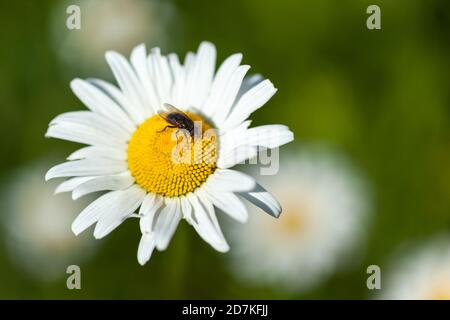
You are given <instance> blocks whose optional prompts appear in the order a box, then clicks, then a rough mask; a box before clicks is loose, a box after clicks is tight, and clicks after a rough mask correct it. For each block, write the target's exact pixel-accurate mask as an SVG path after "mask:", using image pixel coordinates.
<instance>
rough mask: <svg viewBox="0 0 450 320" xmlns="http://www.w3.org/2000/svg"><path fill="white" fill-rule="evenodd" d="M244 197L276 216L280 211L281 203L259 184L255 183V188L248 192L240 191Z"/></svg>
mask: <svg viewBox="0 0 450 320" xmlns="http://www.w3.org/2000/svg"><path fill="white" fill-rule="evenodd" d="M240 195H241V196H243V197H244V198H245V199H247V200H248V201H250V202H251V203H253V204H254V205H255V206H257V207H259V208H261V209H263V210H264V211H265V212H267V213H268V214H270V215H271V216H273V217H275V218H278V217H279V216H280V213H281V205H280V203H279V202H278V201H277V199H275V198H274V196H272V194H270V193H269V192H268V191H266V189H264V188H263V187H262V186H261V185H259V184H257V185H256V187H255V189H254V190H252V191H250V192H243V193H240Z"/></svg>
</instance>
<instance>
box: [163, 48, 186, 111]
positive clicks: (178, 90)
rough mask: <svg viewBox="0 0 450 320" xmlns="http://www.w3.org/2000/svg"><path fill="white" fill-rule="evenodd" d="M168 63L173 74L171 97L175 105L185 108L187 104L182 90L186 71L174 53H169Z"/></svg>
mask: <svg viewBox="0 0 450 320" xmlns="http://www.w3.org/2000/svg"><path fill="white" fill-rule="evenodd" d="M168 58H169V65H170V68H171V70H172V75H173V86H172V94H171V95H172V99H173V103H174V105H176V106H180V107H184V108H187V107H189V105H188V104H187V101H186V99H185V95H184V92H185V90H186V77H185V75H186V72H185V69H184V67H183V66H182V65H181V64H180V61H179V59H178V56H177V55H176V54H173V53H172V54H169V56H168Z"/></svg>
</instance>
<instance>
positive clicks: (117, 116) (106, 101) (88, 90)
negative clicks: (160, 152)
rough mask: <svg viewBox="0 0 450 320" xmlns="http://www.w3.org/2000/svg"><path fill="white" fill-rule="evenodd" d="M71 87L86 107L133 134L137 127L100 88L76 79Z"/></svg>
mask: <svg viewBox="0 0 450 320" xmlns="http://www.w3.org/2000/svg"><path fill="white" fill-rule="evenodd" d="M70 87H71V88H72V91H73V92H74V93H75V95H76V96H77V97H78V99H80V100H81V101H82V102H83V103H84V104H85V105H86V107H88V108H89V109H90V110H92V111H93V112H96V113H98V114H101V115H103V116H105V117H107V118H109V119H111V120H113V121H115V122H116V123H118V124H120V125H122V126H123V127H124V128H125V129H127V130H128V131H129V132H133V130H134V129H135V125H134V124H133V122H132V121H131V119H130V118H129V117H128V115H127V114H126V113H125V112H124V111H123V109H122V108H121V107H120V106H119V105H118V104H117V103H116V102H115V101H114V100H112V99H111V98H110V97H109V96H108V95H106V94H105V92H103V91H102V90H100V89H99V88H98V87H96V86H94V85H93V84H91V83H89V82H88V81H85V80H81V79H74V80H72V82H71V83H70Z"/></svg>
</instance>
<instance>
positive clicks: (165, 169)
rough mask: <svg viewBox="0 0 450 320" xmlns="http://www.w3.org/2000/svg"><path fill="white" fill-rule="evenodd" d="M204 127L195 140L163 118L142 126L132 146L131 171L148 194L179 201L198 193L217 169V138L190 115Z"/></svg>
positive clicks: (192, 116) (197, 118)
mask: <svg viewBox="0 0 450 320" xmlns="http://www.w3.org/2000/svg"><path fill="white" fill-rule="evenodd" d="M187 115H188V116H189V118H190V119H191V120H192V121H194V122H195V123H196V125H198V124H201V126H200V129H201V130H199V132H200V131H201V133H202V134H195V135H194V138H192V137H191V136H190V135H189V134H186V131H183V130H180V129H178V128H170V127H167V126H168V125H170V124H169V123H168V122H167V121H166V120H165V119H163V118H162V117H160V116H159V115H154V116H152V117H151V118H149V119H147V120H146V121H145V122H144V123H142V124H141V125H140V126H139V127H138V128H137V129H136V131H135V132H134V134H133V135H132V137H131V139H130V141H129V144H128V168H129V170H130V172H131V174H132V176H133V177H134V178H135V179H136V183H137V184H138V185H139V186H141V187H142V188H143V189H145V190H146V191H147V192H152V193H156V194H160V195H163V196H166V197H177V196H181V195H185V194H187V193H189V192H192V191H194V190H195V189H196V188H198V187H199V186H200V185H201V184H202V183H203V182H205V181H206V179H207V178H208V176H209V175H210V174H212V173H213V172H214V170H215V169H216V160H217V150H216V149H217V142H218V141H217V136H216V135H215V130H214V129H212V128H211V126H210V125H209V124H208V123H207V122H206V121H204V120H203V119H202V118H201V117H200V116H198V115H196V114H193V113H189V112H188V113H187Z"/></svg>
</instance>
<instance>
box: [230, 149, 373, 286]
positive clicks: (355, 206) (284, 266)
mask: <svg viewBox="0 0 450 320" xmlns="http://www.w3.org/2000/svg"><path fill="white" fill-rule="evenodd" d="M262 181H263V182H267V183H266V185H267V186H268V187H269V188H270V190H272V191H273V193H274V195H276V196H277V198H278V199H279V200H280V201H281V203H283V215H282V216H281V217H280V219H279V221H277V223H270V221H269V220H268V219H267V217H266V216H261V215H251V218H250V219H249V222H248V223H247V224H246V225H244V226H241V227H239V228H235V229H233V230H231V235H232V236H233V237H232V240H233V241H232V244H233V245H234V246H235V247H236V249H235V250H233V252H232V254H231V256H230V258H231V260H230V261H231V263H230V266H231V269H232V271H234V273H235V274H236V276H237V277H238V278H240V279H241V280H243V281H247V282H249V283H252V284H262V285H274V286H275V287H276V288H277V289H282V290H287V291H301V290H305V289H307V288H310V287H311V286H313V285H317V284H318V283H319V282H320V281H323V280H325V279H326V277H327V276H329V275H330V274H331V273H332V272H333V271H335V270H336V268H337V267H338V266H339V265H342V263H344V262H345V261H346V260H347V259H346V258H347V257H348V255H349V254H352V259H355V258H354V254H355V249H356V247H357V246H358V245H360V244H361V240H363V239H362V238H361V236H362V235H363V234H364V231H365V224H366V221H365V220H366V213H367V210H366V207H367V196H366V192H365V187H364V186H363V183H362V181H361V180H360V179H359V178H358V177H357V176H356V175H355V173H354V172H353V171H352V170H351V168H350V167H349V166H348V165H347V164H346V163H345V161H344V159H342V158H340V157H338V156H337V155H335V154H333V153H329V152H325V151H323V150H321V151H319V150H314V151H312V150H309V151H308V150H303V151H301V152H299V153H293V154H291V155H290V156H289V157H288V158H286V157H285V158H284V160H282V161H281V163H280V174H279V175H277V177H276V178H274V179H271V180H267V181H265V180H262Z"/></svg>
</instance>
